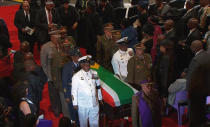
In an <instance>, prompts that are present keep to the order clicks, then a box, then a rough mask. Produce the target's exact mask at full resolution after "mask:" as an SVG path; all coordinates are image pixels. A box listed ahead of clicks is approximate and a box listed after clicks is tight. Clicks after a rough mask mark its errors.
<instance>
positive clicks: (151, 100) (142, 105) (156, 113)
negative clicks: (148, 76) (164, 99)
mask: <svg viewBox="0 0 210 127" xmlns="http://www.w3.org/2000/svg"><path fill="white" fill-rule="evenodd" d="M141 88H142V90H141V91H140V92H138V93H136V94H135V95H134V96H133V97H132V111H131V113H132V124H133V127H161V101H160V98H159V96H158V92H157V90H155V89H154V88H153V83H152V82H148V81H147V80H144V81H142V82H141Z"/></svg>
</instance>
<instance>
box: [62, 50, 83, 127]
mask: <svg viewBox="0 0 210 127" xmlns="http://www.w3.org/2000/svg"><path fill="white" fill-rule="evenodd" d="M70 56H71V59H72V61H70V62H68V63H67V64H65V65H64V67H63V73H62V85H63V91H64V97H65V100H66V102H67V104H68V110H69V112H68V116H69V114H70V118H71V120H72V121H74V122H76V124H77V125H79V119H78V114H77V111H76V110H75V109H74V108H73V104H72V97H71V88H72V77H73V75H74V74H75V73H76V71H77V70H79V62H78V59H79V58H80V57H81V53H80V50H79V48H75V49H74V50H72V51H71V52H70Z"/></svg>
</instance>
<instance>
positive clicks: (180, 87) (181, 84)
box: [168, 70, 187, 105]
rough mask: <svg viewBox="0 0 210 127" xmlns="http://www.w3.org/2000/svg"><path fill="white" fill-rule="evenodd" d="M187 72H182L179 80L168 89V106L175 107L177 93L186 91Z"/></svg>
mask: <svg viewBox="0 0 210 127" xmlns="http://www.w3.org/2000/svg"><path fill="white" fill-rule="evenodd" d="M186 82H187V80H186V70H185V71H184V72H182V74H181V76H180V78H179V79H177V80H176V81H175V82H174V83H172V84H171V85H170V86H169V88H168V104H169V105H173V104H174V101H175V99H176V93H178V92H180V91H184V90H186Z"/></svg>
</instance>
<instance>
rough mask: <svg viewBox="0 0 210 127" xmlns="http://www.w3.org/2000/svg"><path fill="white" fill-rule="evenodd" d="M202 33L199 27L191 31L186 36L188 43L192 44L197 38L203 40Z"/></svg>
mask: <svg viewBox="0 0 210 127" xmlns="http://www.w3.org/2000/svg"><path fill="white" fill-rule="evenodd" d="M201 39H202V35H201V32H200V31H199V30H198V29H195V30H194V31H193V32H192V33H190V34H189V35H188V36H187V38H186V44H187V45H188V46H190V45H191V44H192V42H193V41H195V40H201Z"/></svg>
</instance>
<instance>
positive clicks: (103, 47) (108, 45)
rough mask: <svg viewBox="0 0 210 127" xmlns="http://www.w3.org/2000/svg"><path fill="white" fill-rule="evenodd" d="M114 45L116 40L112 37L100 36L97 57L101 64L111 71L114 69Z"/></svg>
mask: <svg viewBox="0 0 210 127" xmlns="http://www.w3.org/2000/svg"><path fill="white" fill-rule="evenodd" d="M113 47H114V42H113V40H112V39H108V38H107V37H106V36H105V35H102V36H98V41H97V46H96V50H97V54H96V59H97V62H98V63H99V64H100V65H101V66H103V67H104V68H106V69H108V70H109V71H110V72H112V71H113V70H112V65H111V60H112V55H113V51H112V49H113Z"/></svg>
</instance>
